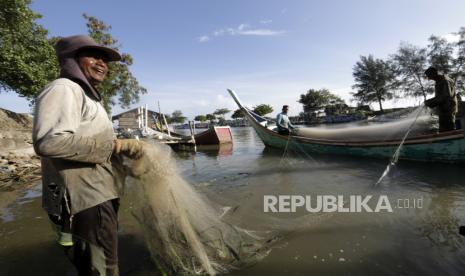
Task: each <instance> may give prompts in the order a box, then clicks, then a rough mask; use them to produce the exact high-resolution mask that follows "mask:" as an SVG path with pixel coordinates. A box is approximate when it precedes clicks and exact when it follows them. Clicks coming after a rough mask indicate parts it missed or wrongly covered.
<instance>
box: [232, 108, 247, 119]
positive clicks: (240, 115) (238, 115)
mask: <svg viewBox="0 0 465 276" xmlns="http://www.w3.org/2000/svg"><path fill="white" fill-rule="evenodd" d="M244 117H245V116H244V113H243V112H242V109H237V110H236V111H234V113H233V115H231V118H233V119H239V118H244Z"/></svg>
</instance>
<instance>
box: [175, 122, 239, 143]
mask: <svg viewBox="0 0 465 276" xmlns="http://www.w3.org/2000/svg"><path fill="white" fill-rule="evenodd" d="M171 135H172V136H174V137H179V138H182V139H187V140H189V139H191V138H192V137H191V136H188V135H183V134H179V133H175V132H171ZM194 141H195V144H196V145H221V144H228V143H232V142H233V140H232V133H231V128H230V127H229V126H212V127H210V128H209V129H207V130H205V131H203V132H200V133H197V134H195V135H194Z"/></svg>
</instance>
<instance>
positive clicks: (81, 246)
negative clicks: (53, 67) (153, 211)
mask: <svg viewBox="0 0 465 276" xmlns="http://www.w3.org/2000/svg"><path fill="white" fill-rule="evenodd" d="M55 50H56V54H57V57H58V61H59V64H60V68H61V73H60V77H59V78H58V79H56V80H54V81H52V82H51V83H49V84H48V85H47V86H46V87H45V88H44V90H43V91H42V92H41V93H40V95H39V96H38V97H37V99H36V106H35V111H34V124H33V142H34V149H35V151H36V153H37V154H38V155H39V156H40V157H41V163H42V184H43V189H42V193H43V195H42V200H43V207H44V209H45V210H46V211H47V213H48V214H49V217H50V219H51V221H52V222H53V225H54V226H55V227H56V228H57V230H58V234H59V235H58V241H59V243H60V244H61V245H63V246H64V247H65V252H66V253H67V254H68V256H69V257H70V259H71V261H72V262H73V264H74V266H75V267H76V269H77V271H78V273H79V275H118V254H117V248H118V235H117V211H118V204H119V202H118V197H119V195H118V194H119V193H118V186H119V185H118V177H117V170H116V167H115V166H113V165H112V162H114V161H115V159H117V158H118V156H117V154H118V153H123V154H126V155H127V156H129V157H130V158H134V159H137V158H139V157H140V156H141V155H142V150H141V146H140V144H139V142H138V141H137V140H116V139H115V137H114V134H113V126H112V123H111V121H110V119H109V116H108V114H107V113H106V111H105V109H104V107H103V106H102V103H101V101H102V97H101V95H100V93H99V91H98V86H99V84H100V83H101V82H102V81H103V80H104V79H105V77H106V75H107V73H108V66H107V63H108V62H114V61H119V60H120V59H121V56H120V54H119V53H118V52H116V51H115V50H113V49H110V48H107V47H103V46H101V45H99V44H97V43H96V42H95V41H94V40H93V39H92V38H90V37H88V36H71V37H65V38H62V39H60V40H59V41H58V42H57V44H56V45H55Z"/></svg>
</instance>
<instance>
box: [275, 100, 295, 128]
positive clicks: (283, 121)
mask: <svg viewBox="0 0 465 276" xmlns="http://www.w3.org/2000/svg"><path fill="white" fill-rule="evenodd" d="M288 111H289V106H288V105H283V109H282V112H281V113H279V114H278V116H277V117H276V125H277V126H278V133H279V134H281V135H289V134H290V133H291V132H292V130H294V129H295V127H294V126H293V125H292V124H291V121H290V120H289V117H288V116H287V112H288Z"/></svg>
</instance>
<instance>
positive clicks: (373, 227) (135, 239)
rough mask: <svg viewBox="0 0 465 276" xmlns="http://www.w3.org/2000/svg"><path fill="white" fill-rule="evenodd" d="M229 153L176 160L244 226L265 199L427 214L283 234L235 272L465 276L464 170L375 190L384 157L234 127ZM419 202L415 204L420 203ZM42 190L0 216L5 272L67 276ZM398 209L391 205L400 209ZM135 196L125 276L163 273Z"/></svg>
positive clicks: (127, 216) (405, 175)
mask: <svg viewBox="0 0 465 276" xmlns="http://www.w3.org/2000/svg"><path fill="white" fill-rule="evenodd" d="M233 134H234V146H233V147H232V148H228V147H226V148H221V149H208V150H204V151H202V150H201V151H199V152H197V153H179V154H178V157H177V162H178V166H179V169H180V171H181V173H182V175H183V176H184V177H185V179H188V180H189V182H190V183H192V184H193V185H194V187H195V188H196V189H198V190H199V191H200V192H201V193H203V194H205V195H206V196H207V197H208V198H209V199H211V200H212V201H214V202H216V203H220V204H223V205H227V206H231V209H232V210H234V214H235V215H236V216H237V217H238V220H237V223H238V224H239V225H240V226H243V227H245V228H256V229H266V228H267V227H268V226H269V225H264V223H267V222H269V221H270V220H269V217H279V218H298V217H302V216H304V215H308V213H306V212H305V211H299V212H297V213H291V214H279V215H276V214H274V215H273V214H266V216H268V217H265V214H263V195H344V196H347V197H348V196H349V195H373V196H374V197H376V196H379V195H386V196H387V197H388V198H389V200H390V201H392V202H393V203H395V202H396V201H397V200H398V199H400V200H401V201H403V200H404V199H408V201H407V202H410V204H413V203H414V202H415V200H418V199H422V200H423V208H421V209H420V208H409V209H401V208H394V206H393V208H394V209H393V212H392V213H386V212H384V213H333V214H331V215H327V216H321V214H315V216H320V217H321V218H320V219H319V220H318V221H316V222H315V223H314V226H313V227H311V228H310V229H308V230H307V231H304V232H296V233H294V234H292V235H290V236H288V237H286V238H285V239H284V240H283V241H282V242H281V243H280V244H278V245H277V247H276V248H274V249H273V251H272V252H271V253H270V255H269V256H268V257H266V258H265V259H264V260H263V261H261V262H260V263H258V264H256V265H255V266H252V267H250V268H246V269H243V270H241V271H235V272H233V273H230V274H229V275H284V274H286V275H309V274H314V275H323V274H324V275H372V274H377V275H401V274H402V275H425V274H426V275H436V274H438V275H465V250H464V241H465V239H464V238H463V237H462V236H459V234H458V226H459V225H465V174H463V165H450V164H430V163H418V162H409V161H404V160H400V161H399V162H398V164H397V165H396V166H395V167H393V168H392V170H391V172H390V174H389V175H388V176H387V177H386V178H385V179H384V180H383V182H382V183H380V185H379V186H378V187H373V185H372V184H373V183H375V182H376V180H377V179H378V177H379V176H380V175H381V174H382V172H383V170H384V169H385V166H386V162H387V160H377V159H361V158H354V157H347V156H334V155H327V156H321V155H314V154H312V158H313V159H314V160H313V161H312V160H310V159H309V158H308V157H306V156H305V155H303V154H301V153H297V152H288V153H287V154H286V158H285V159H284V160H283V161H282V162H281V164H280V160H281V158H282V155H283V151H282V150H273V149H266V148H264V146H263V144H262V143H261V141H260V140H259V138H258V137H257V136H256V134H255V133H254V131H253V130H252V129H251V128H236V129H233ZM417 202H418V201H417ZM40 204H41V202H40V197H37V193H36V192H31V193H28V195H27V196H25V197H22V198H21V199H19V201H18V202H17V203H15V204H13V205H10V206H9V208H8V216H6V218H7V219H5V217H4V216H0V275H67V273H69V271H71V269H72V268H71V266H70V264H69V263H68V261H67V260H66V258H65V257H64V256H63V254H62V252H61V251H60V248H58V247H57V246H55V244H54V243H53V239H54V236H53V232H52V231H51V229H50V226H49V224H48V221H47V218H46V216H45V214H44V212H43V211H42V210H41V208H40ZM393 205H394V204H393ZM132 206H133V201H132V195H131V190H129V191H127V192H126V196H125V198H124V199H123V202H122V207H121V212H120V267H121V272H122V275H157V274H156V273H155V272H154V268H153V264H152V263H151V261H150V257H149V253H148V251H147V249H146V248H145V245H144V241H143V238H142V234H141V231H140V228H139V226H138V224H137V223H136V221H135V220H134V218H133V216H132V215H131V210H132Z"/></svg>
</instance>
